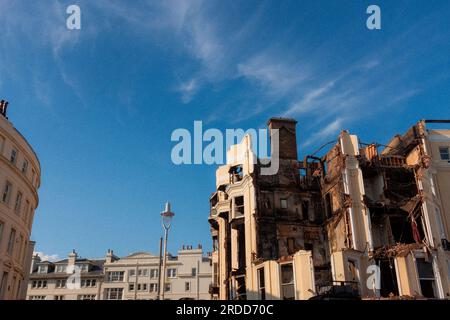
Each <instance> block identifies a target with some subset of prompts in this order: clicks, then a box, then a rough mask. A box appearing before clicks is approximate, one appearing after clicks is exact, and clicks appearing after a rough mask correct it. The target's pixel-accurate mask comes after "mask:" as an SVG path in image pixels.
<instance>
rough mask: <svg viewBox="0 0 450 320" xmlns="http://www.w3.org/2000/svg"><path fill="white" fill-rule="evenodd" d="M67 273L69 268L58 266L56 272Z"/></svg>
mask: <svg viewBox="0 0 450 320" xmlns="http://www.w3.org/2000/svg"><path fill="white" fill-rule="evenodd" d="M66 271H67V266H65V265H59V266H56V272H58V273H65V272H66Z"/></svg>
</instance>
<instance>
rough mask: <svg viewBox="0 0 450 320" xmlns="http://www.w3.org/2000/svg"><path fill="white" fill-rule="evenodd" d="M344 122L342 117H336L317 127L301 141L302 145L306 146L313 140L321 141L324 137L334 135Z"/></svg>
mask: <svg viewBox="0 0 450 320" xmlns="http://www.w3.org/2000/svg"><path fill="white" fill-rule="evenodd" d="M343 124H344V118H337V119H335V120H334V121H332V122H331V123H329V124H327V125H326V126H324V127H322V128H320V129H318V131H317V132H315V133H314V134H312V135H311V136H310V137H309V138H308V139H307V140H305V142H303V144H302V147H308V146H310V145H311V144H313V143H315V142H319V143H320V142H321V141H323V140H324V139H327V138H330V137H331V136H336V135H337V134H338V133H339V131H341V130H342V126H343Z"/></svg>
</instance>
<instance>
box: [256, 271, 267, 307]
mask: <svg viewBox="0 0 450 320" xmlns="http://www.w3.org/2000/svg"><path fill="white" fill-rule="evenodd" d="M258 289H259V297H260V299H261V300H266V281H265V279H264V267H262V268H259V269H258Z"/></svg>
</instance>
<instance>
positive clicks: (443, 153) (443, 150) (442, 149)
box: [439, 147, 450, 161]
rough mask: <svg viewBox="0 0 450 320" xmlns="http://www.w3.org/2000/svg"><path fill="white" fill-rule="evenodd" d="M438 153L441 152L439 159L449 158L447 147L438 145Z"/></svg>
mask: <svg viewBox="0 0 450 320" xmlns="http://www.w3.org/2000/svg"><path fill="white" fill-rule="evenodd" d="M439 153H440V154H441V160H446V161H448V160H450V154H449V148H448V147H439Z"/></svg>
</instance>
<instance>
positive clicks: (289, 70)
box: [237, 52, 309, 96]
mask: <svg viewBox="0 0 450 320" xmlns="http://www.w3.org/2000/svg"><path fill="white" fill-rule="evenodd" d="M281 57H282V55H281V54H276V53H273V52H271V53H269V52H264V53H260V54H257V55H255V56H253V57H252V58H250V59H249V60H247V61H245V62H242V63H239V64H238V66H237V68H238V73H239V75H240V76H242V77H245V78H247V79H248V80H250V81H253V82H256V84H257V85H259V86H261V87H262V88H263V89H264V90H267V91H268V93H270V94H272V95H279V96H282V95H285V94H286V93H288V92H290V91H292V90H294V89H295V88H297V87H299V86H300V85H301V84H302V82H303V81H304V80H306V79H307V78H308V76H309V70H308V69H309V68H308V67H307V66H299V65H296V64H295V63H289V62H286V61H285V59H282V58H281Z"/></svg>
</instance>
